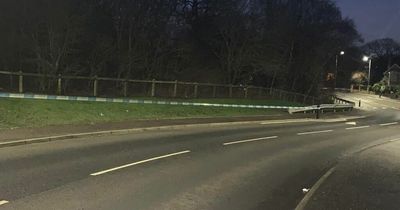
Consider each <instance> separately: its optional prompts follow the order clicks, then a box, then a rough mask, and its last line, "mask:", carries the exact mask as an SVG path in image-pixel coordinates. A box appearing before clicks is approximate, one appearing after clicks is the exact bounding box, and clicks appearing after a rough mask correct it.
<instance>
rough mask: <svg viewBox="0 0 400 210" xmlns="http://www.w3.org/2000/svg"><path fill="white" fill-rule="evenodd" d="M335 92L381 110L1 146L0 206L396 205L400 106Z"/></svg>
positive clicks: (97, 207) (350, 207)
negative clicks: (295, 120)
mask: <svg viewBox="0 0 400 210" xmlns="http://www.w3.org/2000/svg"><path fill="white" fill-rule="evenodd" d="M342 96H343V97H346V98H349V99H353V100H354V99H355V98H361V99H365V100H369V102H370V103H371V104H372V103H376V104H380V107H383V106H385V107H390V108H386V109H380V110H379V111H376V110H374V109H373V108H372V109H371V110H370V109H363V113H366V114H365V117H364V118H352V119H348V120H336V121H335V120H326V121H307V122H299V123H285V122H282V123H280V124H270V123H266V122H262V121H261V122H259V121H255V122H254V123H251V124H232V125H228V124H227V125H220V126H209V127H202V126H198V127H190V128H185V129H165V130H155V131H144V132H139V133H132V134H125V135H107V136H94V137H84V138H78V139H72V140H68V141H55V142H47V143H40V144H30V145H21V146H14V147H6V148H0V171H1V173H0V209H1V210H2V209H178V210H179V209H185V210H186V209H241V210H242V209H254V210H255V209H278V210H279V209H299V210H300V209H398V208H397V207H398V206H399V205H400V200H399V199H398V198H399V197H400V190H399V189H400V187H399V183H400V170H399V167H398V166H399V164H398V163H399V162H400V159H399V156H400V155H398V154H397V151H398V149H400V141H399V140H400V133H399V132H398V130H399V128H400V124H399V123H400V118H399V117H398V113H399V112H398V111H397V110H396V109H392V108H393V107H395V108H397V107H399V108H400V105H397V104H396V103H395V102H394V101H391V100H390V99H386V98H385V99H384V101H381V100H380V99H376V100H375V99H372V98H368V97H366V96H365V97H364V96H362V95H353V94H345V95H342ZM392 106H393V107H392Z"/></svg>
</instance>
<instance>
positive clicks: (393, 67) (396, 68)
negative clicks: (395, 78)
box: [385, 64, 400, 74]
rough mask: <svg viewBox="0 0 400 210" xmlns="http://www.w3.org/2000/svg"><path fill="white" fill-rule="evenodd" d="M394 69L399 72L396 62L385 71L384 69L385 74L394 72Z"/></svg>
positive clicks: (399, 68) (399, 67)
mask: <svg viewBox="0 0 400 210" xmlns="http://www.w3.org/2000/svg"><path fill="white" fill-rule="evenodd" d="M394 71H396V72H400V66H399V65H397V64H394V65H393V66H391V67H390V68H389V69H388V70H387V71H385V74H387V73H388V72H394Z"/></svg>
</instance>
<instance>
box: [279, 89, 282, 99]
mask: <svg viewBox="0 0 400 210" xmlns="http://www.w3.org/2000/svg"><path fill="white" fill-rule="evenodd" d="M279 100H282V90H279Z"/></svg>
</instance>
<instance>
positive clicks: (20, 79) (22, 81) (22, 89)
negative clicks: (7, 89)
mask: <svg viewBox="0 0 400 210" xmlns="http://www.w3.org/2000/svg"><path fill="white" fill-rule="evenodd" d="M18 84H19V85H18V91H19V93H23V92H24V77H23V76H22V71H19V83H18Z"/></svg>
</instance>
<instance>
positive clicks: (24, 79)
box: [0, 71, 323, 105]
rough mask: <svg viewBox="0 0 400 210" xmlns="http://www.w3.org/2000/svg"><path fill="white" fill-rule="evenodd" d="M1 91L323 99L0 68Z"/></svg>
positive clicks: (270, 91) (244, 88) (238, 88)
mask: <svg viewBox="0 0 400 210" xmlns="http://www.w3.org/2000/svg"><path fill="white" fill-rule="evenodd" d="M0 91H3V92H11V93H13V92H15V93H39V94H56V95H76V96H95V97H97V96H101V97H161V98H248V99H281V100H287V101H292V102H297V103H301V104H308V105H313V104H320V103H322V102H323V99H321V98H317V97H313V96H308V95H304V94H299V93H294V92H289V91H284V90H279V89H274V88H264V87H255V86H243V85H222V84H212V83H196V82H182V81H158V80H155V79H153V80H134V79H121V78H109V77H99V76H92V77H90V76H69V75H61V74H58V75H47V74H37V73H24V72H21V71H19V72H11V71H0Z"/></svg>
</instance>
